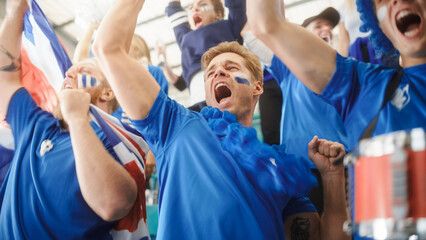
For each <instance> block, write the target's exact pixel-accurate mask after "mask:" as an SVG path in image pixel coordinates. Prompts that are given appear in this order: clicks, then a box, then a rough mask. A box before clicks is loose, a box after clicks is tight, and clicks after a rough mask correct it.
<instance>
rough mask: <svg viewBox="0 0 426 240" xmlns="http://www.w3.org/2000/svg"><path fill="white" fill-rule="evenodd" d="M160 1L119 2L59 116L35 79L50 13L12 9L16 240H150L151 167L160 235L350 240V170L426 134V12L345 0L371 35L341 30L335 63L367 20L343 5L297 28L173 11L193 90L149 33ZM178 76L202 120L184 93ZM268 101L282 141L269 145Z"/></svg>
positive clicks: (8, 115) (194, 8)
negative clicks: (384, 138)
mask: <svg viewBox="0 0 426 240" xmlns="http://www.w3.org/2000/svg"><path fill="white" fill-rule="evenodd" d="M144 2H145V1H144V0H117V1H116V3H115V4H114V5H113V6H112V8H111V9H110V10H109V12H108V13H107V15H106V16H105V17H104V18H103V20H102V22H101V23H100V25H99V27H98V33H97V36H96V38H95V41H94V43H93V45H92V46H90V39H91V35H92V33H93V29H92V30H90V31H89V32H88V33H87V34H88V35H87V36H88V37H87V38H86V41H85V42H81V43H79V44H81V45H80V46H79V51H78V52H79V54H80V55H79V56H78V57H76V58H74V63H73V65H72V66H70V67H69V68H67V69H66V73H65V79H64V81H63V82H62V84H61V87H60V91H59V92H58V101H57V104H56V106H55V108H54V109H52V110H51V111H47V110H49V109H47V110H45V109H42V108H40V107H39V105H42V104H40V103H39V102H37V101H35V100H34V97H33V96H34V94H33V93H32V92H31V90H30V89H29V88H28V87H27V86H26V85H25V84H24V83H23V78H24V77H25V76H24V75H27V74H24V73H25V71H24V65H23V64H22V62H23V61H21V58H22V56H21V55H22V54H21V48H22V46H21V45H22V38H23V34H22V32H23V31H24V28H27V25H26V22H25V21H24V18H25V14H26V12H27V11H35V10H34V9H35V5H34V4H35V3H34V2H32V1H29V2H27V1H25V0H7V1H6V16H5V17H4V19H3V21H2V24H1V29H0V86H1V87H0V112H1V113H3V114H4V115H5V120H6V123H7V124H8V126H9V127H10V129H11V131H12V135H13V140H14V149H13V151H12V152H10V151H9V152H8V154H7V155H6V154H4V155H3V156H1V157H0V160H1V161H2V163H3V162H4V163H5V164H4V166H7V168H3V169H6V171H4V174H3V172H2V171H3V170H2V171H0V177H2V178H4V180H2V178H0V180H2V183H1V188H0V239H144V240H146V239H150V234H149V232H148V227H147V213H146V199H145V185H146V181H147V178H148V177H149V175H150V173H151V171H152V169H150V166H151V165H150V164H148V163H147V162H148V160H147V159H148V158H149V159H154V158H155V166H156V171H157V174H158V182H159V199H158V207H159V220H158V230H157V233H156V237H157V238H158V239H326V240H329V239H337V240H342V239H351V236H349V235H348V234H347V233H346V232H345V231H344V229H343V225H344V223H345V221H348V220H349V219H350V213H348V211H347V209H346V206H347V200H346V190H345V167H344V165H343V163H342V159H343V157H344V156H345V154H346V153H347V152H350V151H352V150H354V149H355V148H356V146H357V144H358V142H359V140H360V139H361V138H366V137H367V138H368V137H371V136H377V135H381V134H385V133H390V132H393V131H398V130H409V129H413V128H425V126H426V99H425V93H426V89H425V88H426V78H425V76H426V75H425V73H426V65H425V63H426V24H425V23H424V20H425V19H426V2H424V1H422V0H356V3H355V1H345V2H347V3H346V4H347V6H345V10H346V14H348V12H350V11H349V10H353V9H354V8H355V7H356V6H355V5H357V9H358V12H359V16H357V14H356V12H355V14H354V15H355V16H357V17H358V18H357V20H358V25H359V26H361V29H362V30H364V31H366V32H369V36H368V37H365V36H352V35H351V34H353V32H351V31H350V30H348V29H346V30H347V31H346V32H345V34H347V36H352V38H353V39H354V40H353V41H352V40H349V37H347V38H346V41H347V42H343V41H344V40H345V38H344V37H343V34H341V36H340V37H341V39H340V40H339V41H341V42H340V44H339V47H338V51H336V49H334V48H333V45H332V43H333V40H335V37H334V36H333V32H332V30H333V28H334V27H336V26H339V28H341V29H345V24H346V22H347V21H349V20H351V19H350V18H349V17H347V16H345V17H343V16H342V14H339V11H337V10H336V9H334V8H331V7H330V8H327V9H325V10H323V11H322V12H320V13H319V14H318V15H315V16H311V17H310V18H307V19H306V20H305V21H304V22H303V24H302V25H301V26H299V25H296V24H294V23H291V22H289V21H288V20H286V18H285V10H286V9H285V6H284V4H285V1H284V2H283V1H281V0H225V2H224V4H223V3H222V1H221V0H193V1H192V2H191V3H190V4H189V9H188V10H185V9H184V8H182V6H181V3H180V1H179V0H169V4H168V6H167V8H166V10H165V12H166V15H167V16H168V18H169V19H170V22H171V25H172V27H173V31H174V33H175V36H176V41H177V43H178V45H179V47H180V50H181V52H182V69H183V74H182V76H181V77H177V76H172V75H173V73H170V72H167V73H166V71H168V70H166V69H165V68H166V67H167V63H166V62H164V63H163V64H161V65H160V66H159V67H156V66H152V63H151V61H150V56H149V48H148V47H147V46H146V43H145V42H144V40H143V38H141V37H140V36H137V35H135V34H134V32H135V26H136V23H137V19H138V16H139V13H140V11H141V9H142V7H143V5H144ZM29 5H30V6H29ZM29 7H30V9H29ZM224 7H227V8H228V9H229V14H228V16H225V11H224ZM340 12H342V11H340ZM360 19H361V20H362V21H361V20H360ZM24 23H25V24H24ZM96 27H97V26H96ZM348 31H349V33H348ZM341 32H342V31H341ZM345 36H346V35H345ZM142 37H143V36H142ZM87 39H89V41H87ZM89 51H92V52H93V55H94V57H89V56H90V54H88V52H89ZM161 69H162V70H163V71H164V72H165V73H166V74H165V75H166V76H165V75H164V74H163V72H162V70H161ZM26 77H28V76H26ZM166 77H167V78H168V80H169V82H170V83H171V84H177V81H179V80H176V79H181V80H180V83H179V84H183V82H184V85H186V87H187V88H188V89H189V90H190V95H191V104H193V106H191V107H190V108H185V107H184V106H182V105H181V104H179V103H178V102H176V101H174V100H172V99H170V98H169V97H168V95H167V89H168V84H167V82H166V80H165V79H166ZM30 78H31V79H33V80H34V82H37V81H38V80H37V75H32V76H30ZM172 78H173V79H174V80H171V79H172ZM57 80H58V81H62V79H57ZM393 85H394V86H395V88H394V89H391V90H389V89H390V87H389V86H393ZM394 92H395V94H394ZM388 95H390V96H389V97H388ZM262 98H263V99H262ZM259 99H262V100H261V102H260V107H261V111H262V113H261V114H262V116H261V117H262V122H264V123H266V122H268V121H272V122H276V126H275V125H274V127H273V128H272V129H270V130H269V131H268V132H266V131H265V135H268V136H267V138H268V139H279V142H277V141H278V140H275V142H274V141H271V142H267V141H265V142H260V141H259V140H258V139H257V135H256V131H255V130H254V129H253V128H252V123H253V114H254V111H255V106H256V104H257V103H258V101H259ZM262 109H263V110H262ZM271 109H274V110H271ZM265 129H266V127H265ZM134 139H137V140H134ZM265 140H266V138H265ZM268 143H269V144H268ZM270 144H271V145H270ZM0 147H1V145H0ZM0 150H1V148H0ZM149 162H150V163H151V162H153V160H152V161H149ZM6 164H7V165H6ZM0 167H3V165H0Z"/></svg>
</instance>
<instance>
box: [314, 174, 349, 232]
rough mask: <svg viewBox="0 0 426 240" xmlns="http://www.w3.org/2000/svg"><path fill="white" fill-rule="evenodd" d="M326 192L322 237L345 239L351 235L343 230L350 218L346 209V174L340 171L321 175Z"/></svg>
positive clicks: (322, 218)
mask: <svg viewBox="0 0 426 240" xmlns="http://www.w3.org/2000/svg"><path fill="white" fill-rule="evenodd" d="M321 178H322V182H323V186H324V187H323V189H324V190H323V191H324V192H323V193H324V212H323V214H322V216H321V239H327V240H332V239H336V240H343V239H350V237H349V236H348V235H347V234H346V233H345V232H344V231H343V224H344V222H345V221H346V220H347V219H348V215H347V211H346V197H345V196H346V191H345V176H344V172H343V170H342V171H341V172H339V173H333V174H329V176H323V175H322V176H321Z"/></svg>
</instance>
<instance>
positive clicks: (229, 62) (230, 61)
mask: <svg viewBox="0 0 426 240" xmlns="http://www.w3.org/2000/svg"><path fill="white" fill-rule="evenodd" d="M228 64H235V65H237V66H238V67H241V64H239V63H237V62H234V61H232V60H226V61H225V65H228ZM214 67H216V64H213V65H212V66H210V67H208V68H207V70H206V73H208V72H210V71H211V69H212V68H214Z"/></svg>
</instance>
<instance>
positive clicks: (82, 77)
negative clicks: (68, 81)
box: [81, 74, 87, 88]
mask: <svg viewBox="0 0 426 240" xmlns="http://www.w3.org/2000/svg"><path fill="white" fill-rule="evenodd" d="M81 83H82V84H83V87H84V88H85V87H86V86H87V83H86V75H84V74H83V75H81Z"/></svg>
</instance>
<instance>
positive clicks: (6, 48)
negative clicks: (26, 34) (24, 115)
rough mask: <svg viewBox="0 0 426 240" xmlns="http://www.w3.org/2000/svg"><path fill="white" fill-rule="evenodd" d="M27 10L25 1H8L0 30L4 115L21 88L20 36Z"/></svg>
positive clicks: (1, 108) (1, 106) (0, 104)
mask: <svg viewBox="0 0 426 240" xmlns="http://www.w3.org/2000/svg"><path fill="white" fill-rule="evenodd" d="M27 9H28V5H27V3H26V1H25V0H8V1H7V2H6V15H5V17H4V19H3V22H2V25H1V28H0V86H1V87H0V112H3V113H4V114H5V115H6V114H7V108H8V105H9V101H10V99H11V97H12V95H13V93H14V92H15V91H16V90H17V89H19V88H20V87H21V83H20V80H21V79H20V78H21V35H22V28H23V19H24V14H25V11H26V10H27Z"/></svg>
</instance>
